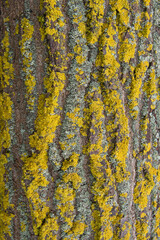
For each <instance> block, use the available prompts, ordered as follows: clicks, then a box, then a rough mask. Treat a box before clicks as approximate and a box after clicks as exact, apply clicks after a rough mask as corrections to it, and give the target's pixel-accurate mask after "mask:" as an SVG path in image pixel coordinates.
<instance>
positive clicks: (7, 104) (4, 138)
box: [0, 19, 14, 240]
mask: <svg viewBox="0 0 160 240" xmlns="http://www.w3.org/2000/svg"><path fill="white" fill-rule="evenodd" d="M8 21H9V19H5V22H8ZM1 45H2V51H3V55H2V56H0V83H1V90H2V92H1V93H0V206H1V207H0V237H1V239H3V240H4V239H6V236H7V234H8V235H9V236H10V237H11V232H10V224H11V220H12V218H13V217H14V215H13V214H11V213H9V212H8V209H9V208H13V207H14V205H13V204H11V203H10V202H9V192H8V188H7V186H6V182H7V180H6V179H5V178H4V175H5V174H6V164H7V162H8V161H7V158H8V157H9V156H10V155H9V154H5V153H4V154H3V153H2V149H6V150H7V149H8V148H9V147H10V144H11V138H10V133H9V124H8V121H9V120H10V119H11V118H12V107H11V106H12V104H13V103H12V101H11V98H10V96H9V94H8V93H6V92H5V87H7V86H8V85H9V81H10V80H12V79H13V66H12V63H10V57H9V33H8V31H7V30H6V31H5V33H4V38H3V40H2V42H1Z"/></svg>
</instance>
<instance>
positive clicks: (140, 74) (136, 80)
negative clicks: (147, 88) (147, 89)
mask: <svg viewBox="0 0 160 240" xmlns="http://www.w3.org/2000/svg"><path fill="white" fill-rule="evenodd" d="M148 66H149V62H147V61H144V62H141V63H140V64H139V65H138V66H137V67H136V68H135V75H134V74H133V72H132V82H131V93H130V96H129V99H130V100H131V102H130V109H131V114H132V116H133V117H137V115H138V111H135V110H134V109H135V107H136V106H138V101H139V97H140V94H141V86H142V80H143V78H144V75H145V72H146V70H147V68H148Z"/></svg>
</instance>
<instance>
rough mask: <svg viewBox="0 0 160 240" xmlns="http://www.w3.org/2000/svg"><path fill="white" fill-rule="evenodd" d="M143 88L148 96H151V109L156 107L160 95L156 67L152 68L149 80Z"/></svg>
mask: <svg viewBox="0 0 160 240" xmlns="http://www.w3.org/2000/svg"><path fill="white" fill-rule="evenodd" d="M143 90H144V91H145V92H146V93H147V97H148V98H151V102H152V104H151V109H155V105H156V100H157V95H158V78H156V76H155V69H152V70H151V72H150V74H149V79H148V81H147V82H145V83H144V87H143Z"/></svg>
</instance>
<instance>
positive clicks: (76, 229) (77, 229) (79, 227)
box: [68, 220, 87, 239]
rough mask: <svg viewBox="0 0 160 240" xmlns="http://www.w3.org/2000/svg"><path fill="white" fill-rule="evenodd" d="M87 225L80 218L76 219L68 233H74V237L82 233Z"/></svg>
mask: <svg viewBox="0 0 160 240" xmlns="http://www.w3.org/2000/svg"><path fill="white" fill-rule="evenodd" d="M86 227H87V225H86V224H85V223H84V222H81V221H80V220H78V221H75V222H74V223H73V226H72V229H71V230H70V231H69V232H68V234H73V236H74V237H76V236H79V235H82V234H83V233H84V230H85V228H86ZM73 239H74V238H73Z"/></svg>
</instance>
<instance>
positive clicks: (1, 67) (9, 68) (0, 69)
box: [0, 31, 14, 88]
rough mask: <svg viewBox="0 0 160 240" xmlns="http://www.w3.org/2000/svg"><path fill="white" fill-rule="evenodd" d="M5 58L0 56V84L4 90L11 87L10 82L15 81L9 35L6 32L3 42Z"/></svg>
mask: <svg viewBox="0 0 160 240" xmlns="http://www.w3.org/2000/svg"><path fill="white" fill-rule="evenodd" d="M2 50H3V51H4V54H3V56H0V82H1V86H2V88H5V87H6V86H7V85H9V80H11V79H13V71H14V69H13V64H12V63H10V57H9V33H8V32H7V31H5V35H4V38H3V40H2Z"/></svg>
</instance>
